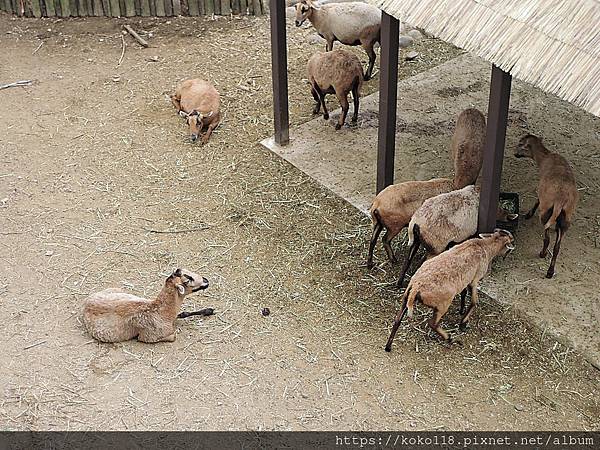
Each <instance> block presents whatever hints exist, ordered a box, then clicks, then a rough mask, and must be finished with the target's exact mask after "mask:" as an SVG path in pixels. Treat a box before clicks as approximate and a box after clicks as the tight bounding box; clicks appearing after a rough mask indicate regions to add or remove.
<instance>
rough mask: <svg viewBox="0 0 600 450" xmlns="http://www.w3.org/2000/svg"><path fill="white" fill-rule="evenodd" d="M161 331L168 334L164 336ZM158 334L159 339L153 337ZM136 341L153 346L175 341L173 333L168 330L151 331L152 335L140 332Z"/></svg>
mask: <svg viewBox="0 0 600 450" xmlns="http://www.w3.org/2000/svg"><path fill="white" fill-rule="evenodd" d="M161 331H164V332H166V333H168V334H164V333H161ZM158 333H160V337H155V336H156V335H157V334H158ZM138 341H140V342H147V343H149V344H154V343H156V342H174V341H175V331H174V330H172V329H170V330H162V329H159V330H153V332H152V334H148V333H147V332H144V331H142V332H141V333H140V334H139V335H138Z"/></svg>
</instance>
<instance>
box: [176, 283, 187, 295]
mask: <svg viewBox="0 0 600 450" xmlns="http://www.w3.org/2000/svg"><path fill="white" fill-rule="evenodd" d="M175 287H176V288H177V291H178V292H179V294H180V295H183V294H185V287H184V286H183V284H178V285H176V286H175Z"/></svg>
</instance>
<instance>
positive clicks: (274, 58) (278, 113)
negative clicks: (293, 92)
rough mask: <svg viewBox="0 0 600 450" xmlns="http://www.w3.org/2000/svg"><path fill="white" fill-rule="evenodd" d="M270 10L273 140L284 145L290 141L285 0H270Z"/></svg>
mask: <svg viewBox="0 0 600 450" xmlns="http://www.w3.org/2000/svg"><path fill="white" fill-rule="evenodd" d="M270 11H271V73H272V77H273V121H274V125H275V142H276V143H277V144H279V145H286V144H287V143H289V141H290V121H289V109H288V79H287V40H286V33H285V0H270Z"/></svg>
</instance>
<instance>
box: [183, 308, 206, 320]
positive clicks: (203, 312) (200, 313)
mask: <svg viewBox="0 0 600 450" xmlns="http://www.w3.org/2000/svg"><path fill="white" fill-rule="evenodd" d="M214 313H215V310H214V309H213V308H204V309H201V310H199V311H190V312H187V311H182V312H180V313H179V314H177V318H178V319H185V318H186V317H190V316H212V315H213V314H214Z"/></svg>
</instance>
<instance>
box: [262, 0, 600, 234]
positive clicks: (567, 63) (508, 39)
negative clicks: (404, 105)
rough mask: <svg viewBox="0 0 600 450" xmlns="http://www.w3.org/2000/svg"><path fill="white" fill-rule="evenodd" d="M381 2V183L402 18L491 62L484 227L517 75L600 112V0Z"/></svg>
mask: <svg viewBox="0 0 600 450" xmlns="http://www.w3.org/2000/svg"><path fill="white" fill-rule="evenodd" d="M371 3H373V4H375V5H376V6H378V7H379V8H380V9H381V10H382V29H381V59H380V67H381V71H380V72H381V75H380V86H379V99H380V101H379V129H378V150H377V151H378V156H377V191H378V192H379V191H381V190H382V189H383V188H385V187H386V186H388V185H389V184H391V183H393V177H394V155H395V138H396V115H397V107H398V105H397V84H398V50H399V45H398V39H399V29H400V22H405V23H408V24H410V25H411V26H414V27H417V28H421V29H422V30H424V31H425V32H427V33H430V34H432V35H434V36H436V37H438V38H440V39H442V40H444V41H447V42H450V43H452V44H454V45H456V46H458V47H460V48H463V49H465V50H467V51H469V52H471V53H473V54H475V55H477V56H479V57H481V58H483V59H484V60H486V61H489V62H491V63H492V71H491V85H490V93H489V103H488V114H487V119H488V120H487V138H486V145H485V155H484V162H483V169H482V190H481V200H480V207H479V230H480V231H491V230H492V229H493V228H494V226H495V223H496V217H495V215H496V206H497V204H498V198H499V193H500V180H501V176H502V161H503V156H504V144H505V137H506V126H507V121H508V108H509V103H510V91H511V83H512V78H513V77H515V78H518V79H520V80H522V81H525V82H528V83H530V84H532V85H533V86H536V87H538V88H540V89H542V90H544V91H546V92H549V93H552V94H555V95H557V96H559V97H560V98H562V99H564V100H566V101H569V102H571V103H573V104H575V105H577V106H579V107H581V108H583V109H584V110H586V111H588V112H590V113H591V114H593V115H595V116H600V26H599V24H600V0H371ZM285 6H286V3H285V0H271V8H270V11H271V44H272V47H271V48H272V62H273V96H274V98H273V100H274V101H273V105H274V124H275V142H276V143H277V144H279V145H286V144H287V143H288V141H289V118H288V94H287V54H286V30H285Z"/></svg>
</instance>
